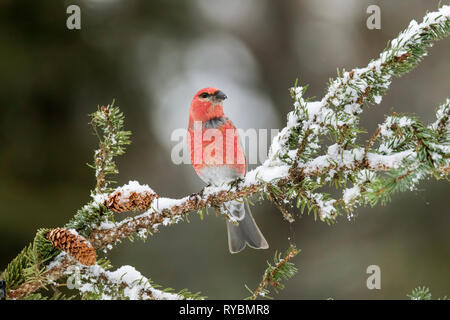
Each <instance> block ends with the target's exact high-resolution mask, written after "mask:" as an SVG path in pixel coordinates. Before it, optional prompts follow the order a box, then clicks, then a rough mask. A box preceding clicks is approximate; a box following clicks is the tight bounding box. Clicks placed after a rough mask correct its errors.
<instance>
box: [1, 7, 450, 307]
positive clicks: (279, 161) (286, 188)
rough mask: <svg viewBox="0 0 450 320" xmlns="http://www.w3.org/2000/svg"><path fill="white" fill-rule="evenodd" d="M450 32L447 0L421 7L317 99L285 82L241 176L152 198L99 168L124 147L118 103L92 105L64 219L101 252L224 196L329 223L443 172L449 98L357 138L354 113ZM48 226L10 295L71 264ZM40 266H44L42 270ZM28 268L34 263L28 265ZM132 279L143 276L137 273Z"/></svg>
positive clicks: (13, 275) (26, 254) (141, 292)
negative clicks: (265, 144) (263, 149)
mask: <svg viewBox="0 0 450 320" xmlns="http://www.w3.org/2000/svg"><path fill="white" fill-rule="evenodd" d="M449 35H450V6H443V7H442V8H440V9H439V10H438V11H436V12H431V13H428V14H427V15H426V16H425V17H424V19H423V21H422V22H421V23H417V22H416V21H411V23H410V24H409V26H408V28H406V29H405V30H404V31H403V32H401V33H400V34H399V36H398V37H397V38H395V39H393V40H392V41H391V42H390V43H389V44H388V47H387V48H386V49H385V50H384V51H383V52H382V53H381V54H380V56H379V58H378V59H375V60H372V61H371V62H370V63H369V64H368V66H366V67H364V68H356V69H353V70H351V71H343V72H342V73H341V74H338V77H337V78H336V79H335V80H331V81H330V84H329V86H328V90H327V92H326V94H325V96H324V97H323V99H322V100H320V101H309V100H308V99H307V98H306V97H305V91H306V87H302V86H298V85H297V83H296V84H295V86H294V87H293V88H291V95H292V98H293V100H294V104H293V111H291V112H290V113H289V114H288V115H287V124H286V127H285V128H283V129H282V130H281V131H280V133H279V134H278V135H277V136H276V137H275V138H274V140H273V142H272V145H271V147H270V151H269V157H268V159H267V160H266V161H265V162H264V163H263V164H262V165H261V166H259V167H257V168H256V169H254V170H252V171H250V172H248V173H247V175H246V176H245V178H244V179H239V180H235V181H230V182H229V183H227V184H224V185H222V186H218V187H217V186H210V187H206V188H204V189H203V190H202V191H201V192H198V193H195V194H191V195H189V196H186V197H183V198H181V199H170V198H165V197H160V196H158V195H157V194H156V192H154V191H153V190H152V189H151V188H150V187H149V186H147V185H140V184H139V183H138V182H136V181H131V182H130V183H129V184H127V185H124V186H122V187H118V188H116V189H115V190H114V189H112V188H110V187H109V184H110V183H111V181H110V180H108V178H107V176H108V175H110V174H115V173H117V168H116V165H115V163H114V160H113V159H114V157H115V156H117V155H120V154H123V153H124V151H125V147H126V145H127V144H129V143H130V142H129V140H128V138H129V136H130V133H129V132H128V131H123V130H122V127H123V121H124V119H123V114H122V113H121V112H120V110H119V109H118V108H117V107H115V106H113V105H108V106H106V107H105V106H103V107H101V108H98V110H97V112H96V113H94V114H93V115H92V118H93V120H92V124H93V126H94V129H95V132H96V134H97V136H98V137H99V140H100V148H99V149H98V150H97V151H96V152H95V156H94V164H93V165H92V167H93V168H94V169H95V171H96V179H97V183H96V188H95V190H94V191H93V192H92V198H93V199H92V201H91V202H89V203H88V204H86V205H85V206H84V207H82V208H81V209H80V210H79V211H78V212H77V213H76V214H75V216H74V217H73V219H72V220H71V221H69V222H68V223H67V224H66V225H65V228H66V229H67V230H74V232H76V233H77V234H79V236H80V237H83V238H85V239H88V240H89V242H90V243H91V244H92V246H93V247H94V248H95V249H104V250H106V251H107V250H110V249H112V248H113V246H114V245H115V244H116V243H117V242H120V241H121V240H122V239H125V238H132V237H134V236H137V237H139V238H143V239H145V238H146V237H147V235H148V234H150V233H152V232H155V231H156V230H158V228H159V227H160V226H168V225H171V224H173V223H177V222H179V221H181V220H182V219H183V217H185V216H186V215H187V214H189V213H190V212H192V211H203V210H207V208H208V207H214V208H216V207H220V206H222V205H223V203H225V202H227V201H230V200H234V199H241V198H247V197H249V196H251V195H254V194H259V195H262V196H263V197H264V196H266V197H267V199H269V200H270V201H272V202H273V203H274V204H275V205H276V206H277V207H278V208H279V209H280V210H281V211H282V213H283V216H284V217H285V218H286V219H288V220H289V221H290V222H292V221H293V220H294V219H293V215H292V214H290V213H289V211H291V210H294V211H297V212H299V213H304V212H307V213H310V212H313V213H314V216H315V217H318V218H320V220H322V221H325V222H327V223H332V222H333V221H335V220H336V218H337V217H338V216H339V215H343V214H346V215H347V216H348V217H349V218H351V217H353V212H354V210H355V208H357V207H358V206H360V205H371V206H373V205H376V204H377V203H380V202H381V203H382V204H384V203H386V202H387V201H388V200H389V199H390V197H391V195H392V194H393V193H395V192H398V191H406V190H411V189H414V188H415V186H416V185H417V183H418V182H419V181H420V180H422V179H423V178H425V177H428V176H434V177H436V178H438V179H440V178H446V177H447V176H448V174H449V173H450V169H449V168H450V156H449V153H450V133H449V131H450V130H449V129H450V128H449V122H450V121H449V115H450V100H449V99H447V100H446V102H445V103H444V104H443V105H442V106H440V107H439V108H438V110H437V112H436V121H435V122H433V123H432V124H430V125H429V126H425V125H423V124H422V123H421V122H420V121H419V120H418V119H416V118H415V117H413V116H411V115H407V114H396V113H394V114H392V115H390V116H388V117H386V119H385V121H384V122H383V123H381V124H379V125H378V127H377V129H376V131H375V132H374V133H373V134H372V136H371V138H370V139H369V140H367V141H366V142H365V143H364V144H360V142H358V138H359V137H360V134H361V133H362V132H364V130H363V129H362V128H360V127H359V120H360V118H359V117H360V114H361V112H363V109H365V106H368V105H370V104H374V103H375V104H379V103H380V102H381V99H382V96H383V95H384V94H385V93H386V91H387V89H388V88H389V86H390V84H391V81H392V80H393V78H394V77H398V76H401V75H403V74H404V73H406V72H409V71H410V70H412V69H413V68H414V67H415V66H416V65H417V64H418V63H419V62H420V61H421V59H423V58H424V57H425V56H426V55H427V51H426V50H427V48H429V47H431V46H432V44H433V42H434V41H437V40H439V39H442V38H444V37H447V36H449ZM98 129H101V130H102V131H103V135H100V134H99V132H98V131H97V130H98ZM329 185H336V186H338V187H340V189H341V192H342V193H341V196H340V197H337V198H332V197H331V196H330V195H329V194H327V193H326V192H325V191H324V188H326V187H327V186H329ZM125 211H140V212H141V213H140V214H138V215H136V216H134V217H129V218H126V219H124V220H122V221H120V222H116V221H115V219H114V215H115V213H116V212H125ZM221 211H223V212H226V211H225V210H221ZM226 218H229V217H226ZM46 234H49V230H48V229H47V230H40V231H38V234H37V235H36V238H35V240H34V242H33V244H31V245H30V246H29V247H27V248H25V249H24V250H23V251H22V252H21V253H20V254H19V255H18V256H17V257H16V258H15V259H14V260H13V261H12V262H11V263H10V264H9V265H8V267H7V269H6V270H5V272H4V273H3V275H2V277H3V278H4V279H5V280H6V282H7V285H8V289H7V296H8V298H24V297H26V296H27V295H30V294H31V293H33V292H34V291H36V290H37V289H39V288H41V287H43V286H45V284H47V283H49V282H54V281H57V280H58V279H59V278H61V277H63V276H64V274H65V271H66V270H67V268H68V267H69V266H71V265H72V266H73V265H77V261H75V260H73V259H71V258H69V257H68V256H66V260H65V262H64V264H61V263H59V264H52V263H51V261H53V260H54V258H55V256H56V255H57V254H58V253H59V251H58V250H57V249H56V248H55V247H54V246H53V245H52V243H51V242H50V241H48V239H47V238H46V236H45V235H46ZM53 234H55V233H53ZM60 248H63V249H64V248H65V246H60V247H59V248H58V249H60ZM288 256H289V255H288ZM49 262H50V264H49ZM43 266H47V267H44V269H42V267H43ZM36 269H37V270H39V271H38V272H30V270H36ZM83 272H85V274H86V275H88V276H87V278H86V279H92V278H97V279H99V278H101V279H103V280H104V283H101V285H103V286H105V285H107V283H109V288H111V285H112V286H113V287H114V286H115V285H119V284H120V285H119V286H120V287H121V288H123V286H125V288H126V290H125V291H126V292H127V294H125V296H121V297H122V298H136V297H140V298H142V297H147V298H151V297H153V298H155V297H156V296H158V295H157V294H155V292H156V291H153V287H152V286H151V285H150V283H149V282H148V281H145V278H143V277H142V276H141V275H140V274H139V273H138V272H137V271H135V270H134V268H132V267H122V268H120V269H118V270H117V271H115V272H110V271H107V270H105V269H104V268H103V267H102V266H101V265H100V264H99V262H97V263H96V264H94V265H93V266H90V267H83ZM125 273H128V275H129V277H128V276H126V277H125V278H124V279H126V281H125V282H120V281H118V276H119V275H124V274H125ZM138 278H139V279H144V282H139V281H137V282H136V280H138ZM119 279H121V277H119ZM128 280H129V281H128ZM130 281H131V282H130ZM135 283H139V285H137V286H136V285H134V284H135ZM145 283H147V284H145ZM107 286H108V285H107ZM83 288H85V289H86V288H89V290H87V289H86V291H85V292H88V291H89V292H91V293H92V292H96V294H97V297H102V298H105V297H107V296H108V295H109V296H111V294H108V293H105V294H106V296H104V295H103V293H101V295H99V291H98V290H97V291H95V290H91V289H92V286H89V285H88V284H86V286H85V287H83ZM167 297H169V296H167Z"/></svg>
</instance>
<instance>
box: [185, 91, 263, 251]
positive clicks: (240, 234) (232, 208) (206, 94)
mask: <svg viewBox="0 0 450 320" xmlns="http://www.w3.org/2000/svg"><path fill="white" fill-rule="evenodd" d="M226 98H227V96H226V95H225V94H224V93H223V92H222V91H220V90H219V89H217V88H205V89H202V90H200V91H199V92H197V94H196V95H195V96H194V98H193V99H192V102H191V108H190V110H189V128H188V146H189V151H190V154H191V161H192V166H193V167H194V170H195V172H196V173H197V175H198V176H199V177H200V178H201V179H202V180H203V181H204V182H206V183H207V184H209V185H214V186H220V185H221V184H223V183H224V182H229V181H231V180H232V179H236V178H242V177H244V176H245V174H246V172H247V169H246V162H245V155H244V153H243V152H242V147H241V145H240V143H239V136H238V132H237V130H236V128H235V127H234V125H233V123H232V122H231V121H230V120H229V119H228V118H227V117H226V116H225V114H224V112H223V101H224V100H225V99H226ZM223 207H224V209H225V210H226V211H227V214H228V215H229V216H230V217H231V218H232V219H233V220H235V221H236V222H238V224H233V222H231V221H228V220H227V230H228V247H229V249H230V252H231V253H237V252H239V251H241V250H242V249H244V248H245V245H246V244H248V245H249V246H250V247H252V248H255V249H267V248H268V247H269V245H268V244H267V241H266V239H265V238H264V236H263V235H262V233H261V231H260V230H259V228H258V226H257V225H256V223H255V220H254V219H253V217H252V214H251V211H250V207H249V205H248V202H247V201H246V200H244V201H242V200H233V201H229V202H227V203H224V206H223Z"/></svg>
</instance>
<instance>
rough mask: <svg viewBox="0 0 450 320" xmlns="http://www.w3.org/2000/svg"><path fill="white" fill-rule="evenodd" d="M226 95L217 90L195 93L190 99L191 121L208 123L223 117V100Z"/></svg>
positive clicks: (204, 90)
mask: <svg viewBox="0 0 450 320" xmlns="http://www.w3.org/2000/svg"><path fill="white" fill-rule="evenodd" d="M226 98H227V96H226V94H225V93H223V92H222V91H220V90H219V89H217V88H212V87H209V88H204V89H202V90H200V91H199V92H197V93H196V94H195V96H194V98H193V99H192V102H191V109H190V110H189V118H190V120H191V121H202V122H205V121H208V120H211V119H213V118H220V117H223V116H224V113H223V100H225V99H226Z"/></svg>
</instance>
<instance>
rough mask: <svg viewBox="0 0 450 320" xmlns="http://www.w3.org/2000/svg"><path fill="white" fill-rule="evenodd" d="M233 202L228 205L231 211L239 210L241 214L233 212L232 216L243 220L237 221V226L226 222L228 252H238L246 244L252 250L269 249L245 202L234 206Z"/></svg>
mask: <svg viewBox="0 0 450 320" xmlns="http://www.w3.org/2000/svg"><path fill="white" fill-rule="evenodd" d="M234 202H236V201H233V204H231V205H230V207H233V208H232V209H233V211H236V210H240V211H243V212H241V213H240V214H237V215H235V214H234V212H233V213H232V215H233V216H239V217H243V218H242V220H240V221H239V225H234V224H233V223H232V222H230V221H227V230H228V247H229V249H230V252H231V253H237V252H240V251H242V250H243V249H244V248H245V245H246V244H248V245H249V246H250V247H252V248H254V249H267V248H269V245H268V243H267V241H266V239H265V238H264V236H263V234H262V233H261V231H260V230H259V228H258V226H257V225H256V222H255V219H253V216H252V213H251V211H250V206H249V205H248V202H247V200H244V203H242V202H240V203H236V204H235V203H234Z"/></svg>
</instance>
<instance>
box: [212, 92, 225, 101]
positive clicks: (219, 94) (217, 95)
mask: <svg viewBox="0 0 450 320" xmlns="http://www.w3.org/2000/svg"><path fill="white" fill-rule="evenodd" d="M214 98H215V100H219V101H223V100H225V99H226V98H228V97H227V95H226V94H225V93H223V92H222V91H220V90H217V91H216V92H214Z"/></svg>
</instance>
